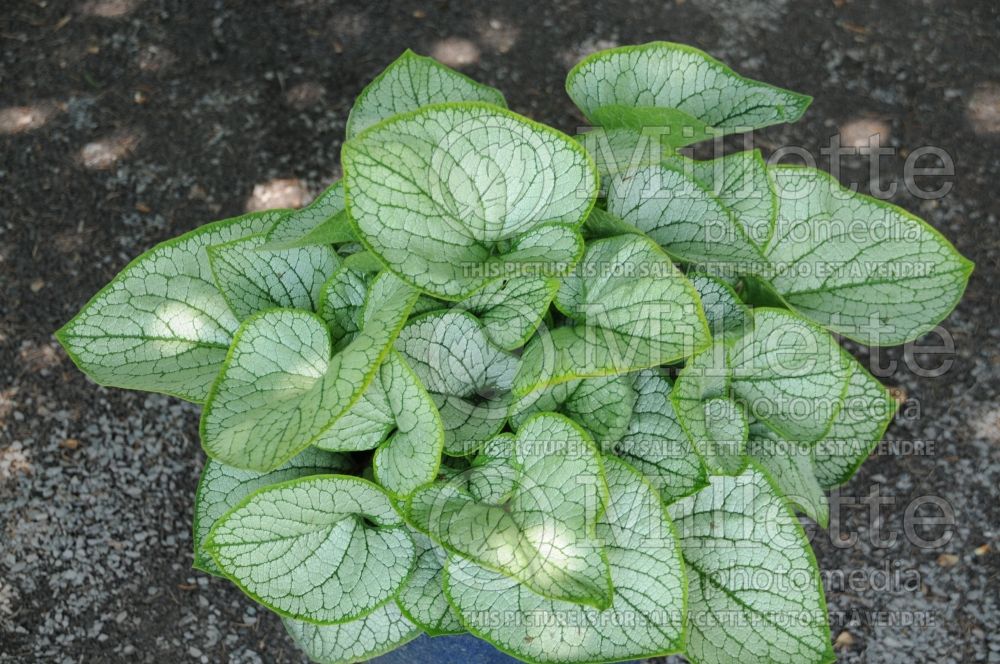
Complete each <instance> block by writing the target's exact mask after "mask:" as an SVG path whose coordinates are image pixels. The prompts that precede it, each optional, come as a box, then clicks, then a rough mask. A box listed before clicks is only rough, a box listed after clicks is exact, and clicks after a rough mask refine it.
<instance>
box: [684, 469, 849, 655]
mask: <svg viewBox="0 0 1000 664" xmlns="http://www.w3.org/2000/svg"><path fill="white" fill-rule="evenodd" d="M670 515H671V516H672V517H673V519H674V523H676V525H677V531H678V532H679V533H680V538H681V550H682V552H683V554H684V562H685V566H686V568H687V576H688V622H687V628H688V632H687V647H686V649H685V654H686V655H687V656H688V657H689V658H690V659H691V660H692V661H695V662H698V663H699V664H742V663H743V662H774V663H775V664H810V663H814V664H826V663H827V662H832V661H833V660H834V654H833V649H832V648H831V647H830V629H829V627H828V626H827V615H826V601H825V599H824V598H823V586H822V584H821V582H820V578H819V569H818V567H817V565H816V558H815V556H814V555H813V552H812V549H810V548H809V542H808V540H807V539H806V536H805V533H804V532H802V528H801V526H799V523H798V520H797V519H796V518H795V516H794V515H793V514H792V513H791V511H789V509H788V507H787V506H786V505H785V503H784V501H783V500H782V499H781V498H780V497H779V496H778V495H777V494H776V493H775V491H774V489H773V488H772V487H771V485H770V484H769V483H768V481H767V478H766V477H765V476H764V474H763V473H761V472H760V471H759V470H757V469H755V468H750V469H748V470H747V471H746V472H744V473H743V474H741V475H738V476H735V477H730V476H717V477H712V478H711V484H710V485H709V486H708V487H705V488H704V489H702V490H701V491H699V492H698V493H696V494H694V495H692V496H689V497H687V498H684V499H683V500H680V501H678V502H676V503H674V504H673V505H671V506H670Z"/></svg>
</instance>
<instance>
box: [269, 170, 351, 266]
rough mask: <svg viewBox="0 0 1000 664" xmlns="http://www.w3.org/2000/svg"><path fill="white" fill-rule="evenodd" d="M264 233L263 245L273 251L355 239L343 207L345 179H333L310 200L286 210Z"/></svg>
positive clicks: (341, 242) (339, 242)
mask: <svg viewBox="0 0 1000 664" xmlns="http://www.w3.org/2000/svg"><path fill="white" fill-rule="evenodd" d="M265 237H266V238H267V243H266V244H265V245H264V248H265V249H270V250H272V251H278V250H281V249H296V248H299V247H312V246H320V245H329V244H343V243H345V242H357V238H355V237H354V234H353V232H352V231H351V225H350V222H349V221H348V219H347V212H346V211H345V209H344V183H343V182H341V181H339V180H338V181H337V182H334V183H333V184H332V185H330V186H329V187H328V188H327V189H326V191H324V192H323V193H322V194H320V195H319V196H317V197H316V200H314V201H313V202H312V203H310V204H309V205H307V206H306V207H304V208H302V209H300V210H295V211H294V212H291V213H289V215H288V216H287V217H286V218H285V219H284V220H283V221H282V222H281V223H280V224H278V225H277V226H275V227H274V228H272V229H271V230H270V231H268V232H267V233H266V234H265Z"/></svg>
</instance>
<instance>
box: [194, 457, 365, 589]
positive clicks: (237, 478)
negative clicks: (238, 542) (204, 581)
mask: <svg viewBox="0 0 1000 664" xmlns="http://www.w3.org/2000/svg"><path fill="white" fill-rule="evenodd" d="M350 467H351V464H350V460H349V459H348V458H347V457H346V456H345V455H343V454H333V453H331V452H324V451H322V450H317V449H315V448H307V449H306V450H305V451H304V452H302V454H300V455H298V456H297V457H295V458H294V459H292V460H291V461H289V462H288V463H286V464H285V465H284V466H282V467H281V468H278V469H277V470H272V471H271V472H269V473H257V472H254V471H251V470H241V469H240V468H233V467H232V466H227V465H225V464H224V463H219V462H218V461H213V460H212V459H209V460H208V461H206V462H205V468H204V469H203V470H202V471H201V480H200V481H199V482H198V491H197V493H195V497H194V529H193V530H194V538H193V539H194V567H195V568H196V569H200V570H201V571H203V572H208V573H209V574H214V575H215V576H222V571H221V570H220V569H219V568H218V566H217V565H216V564H215V561H214V560H212V556H211V554H209V553H208V552H207V551H206V550H205V540H206V539H207V538H208V533H209V531H210V530H211V529H212V526H213V525H215V522H216V521H218V520H219V518H220V517H222V515H224V514H225V513H226V512H228V511H229V510H231V509H232V508H234V507H236V506H237V505H238V504H240V503H241V502H242V501H243V499H244V498H246V497H247V496H249V495H250V494H252V493H254V492H255V491H257V490H258V489H262V488H264V487H266V486H271V485H274V484H280V483H282V482H286V481H288V480H294V479H298V478H300V477H308V476H309V475H323V474H328V473H333V472H339V471H346V470H349V469H350Z"/></svg>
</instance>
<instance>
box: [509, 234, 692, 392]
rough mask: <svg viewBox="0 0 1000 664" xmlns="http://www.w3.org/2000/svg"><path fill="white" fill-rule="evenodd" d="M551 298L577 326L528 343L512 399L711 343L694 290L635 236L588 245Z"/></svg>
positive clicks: (673, 356) (633, 368)
mask: <svg viewBox="0 0 1000 664" xmlns="http://www.w3.org/2000/svg"><path fill="white" fill-rule="evenodd" d="M555 302H556V306H557V307H558V308H559V309H560V311H562V312H563V313H564V314H566V315H567V316H569V317H571V318H573V319H576V321H577V322H578V324H577V325H576V326H573V327H564V328H558V329H556V330H554V331H552V332H551V333H546V334H539V335H538V336H536V337H535V338H534V339H532V340H531V342H529V343H528V345H527V346H526V347H525V350H524V354H523V356H522V359H521V367H520V369H519V370H518V374H517V377H516V378H515V380H514V394H515V395H516V396H518V397H521V396H524V395H526V394H528V393H529V392H532V391H535V390H538V389H541V388H544V387H546V386H550V385H557V384H559V383H563V382H566V381H570V380H575V379H578V378H587V377H597V376H609V375H616V374H623V373H629V372H631V371H636V370H639V369H646V368H648V367H652V366H657V365H660V364H668V363H671V362H676V361H677V360H679V359H681V358H684V357H688V356H690V355H691V354H693V353H694V352H696V351H697V350H699V349H700V348H703V347H704V346H705V345H707V344H708V343H709V341H710V336H709V332H708V324H707V322H706V321H705V314H704V312H703V311H702V308H701V302H700V300H699V298H698V295H697V291H695V289H694V287H693V286H692V285H691V283H690V282H689V281H688V280H687V279H685V278H684V276H683V275H682V274H681V273H680V272H679V271H678V270H677V268H676V267H675V266H674V265H673V264H672V263H671V262H670V259H669V258H668V257H667V256H666V254H664V253H663V252H662V250H660V248H659V247H658V246H657V245H656V244H655V243H654V242H652V241H651V240H650V239H649V238H646V237H643V236H641V235H634V234H629V235H621V236H616V237H612V238H607V239H604V240H597V241H595V242H592V243H590V245H589V246H588V248H587V252H586V254H585V255H584V257H583V260H582V261H581V262H580V264H579V265H578V266H577V268H576V270H575V272H574V273H573V274H571V275H569V276H568V277H566V278H565V279H564V280H563V283H562V286H561V288H560V289H559V292H558V293H557V295H556V300H555Z"/></svg>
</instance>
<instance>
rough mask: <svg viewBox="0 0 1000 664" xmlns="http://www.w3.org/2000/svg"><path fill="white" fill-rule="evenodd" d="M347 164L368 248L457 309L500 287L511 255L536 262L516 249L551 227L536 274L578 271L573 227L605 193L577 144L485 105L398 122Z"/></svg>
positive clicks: (350, 194) (371, 136) (350, 202)
mask: <svg viewBox="0 0 1000 664" xmlns="http://www.w3.org/2000/svg"><path fill="white" fill-rule="evenodd" d="M342 161H343V165H344V173H345V176H344V177H345V182H346V186H347V208H348V210H349V213H350V216H351V219H352V220H353V222H354V223H355V227H356V231H357V233H358V235H359V237H360V238H361V240H362V241H363V242H364V243H365V245H366V246H367V247H368V248H369V249H370V250H371V251H373V252H374V253H375V254H377V255H378V256H379V257H380V258H381V259H382V260H383V261H384V262H385V263H386V264H387V265H388V266H389V267H390V268H391V269H392V270H394V271H396V273H397V274H399V276H400V277H402V278H403V279H404V280H406V281H407V282H409V283H411V284H413V285H414V286H416V287H417V288H419V289H420V290H422V291H424V292H427V293H429V294H431V295H434V296H436V297H441V298H444V299H449V300H460V299H462V298H464V297H467V296H468V295H471V294H472V293H473V292H475V291H476V290H478V289H479V288H481V287H482V286H484V285H485V284H487V283H488V282H489V281H491V280H492V279H493V278H495V276H498V274H499V275H502V274H503V271H504V270H503V269H502V268H503V266H504V264H505V262H506V261H505V258H504V255H503V253H502V250H503V249H505V248H506V246H505V245H507V244H510V245H512V246H513V249H512V252H511V253H512V257H511V260H513V261H517V262H523V261H525V260H527V259H529V258H531V257H532V256H531V255H527V256H526V255H524V254H523V252H524V251H525V247H522V248H521V249H520V250H519V249H518V242H519V240H520V239H521V238H522V237H524V236H529V237H530V234H532V233H537V232H539V229H540V228H541V227H543V226H546V225H551V226H549V227H546V228H545V229H542V230H544V231H545V232H544V234H543V236H542V237H544V238H545V241H544V245H545V246H548V247H549V250H550V252H549V255H544V256H541V257H539V258H536V259H535V261H533V262H538V261H539V260H541V261H543V262H545V263H548V264H552V265H558V264H559V263H561V262H564V261H570V262H572V260H573V259H574V255H575V253H576V252H577V251H578V243H579V240H578V239H575V236H576V231H575V227H576V226H578V225H579V224H580V223H581V222H582V221H583V219H584V217H586V215H587V213H588V212H589V210H590V208H591V207H592V205H593V202H594V197H595V196H596V193H597V173H596V171H595V168H594V164H593V161H592V160H591V159H590V157H589V156H588V155H587V154H586V152H585V151H584V150H583V148H581V147H580V146H579V145H578V144H577V143H575V142H574V141H573V140H571V139H570V138H569V137H567V136H565V135H563V134H561V133H559V132H557V131H555V130H553V129H550V128H548V127H545V126H544V125H540V124H537V123H535V122H532V121H531V120H528V119H527V118H524V117H522V116H519V115H516V114H514V113H511V112H510V111H507V110H504V109H501V108H498V107H496V106H491V105H488V104H476V103H455V104H436V105H432V106H427V107H424V108H422V109H420V110H418V111H415V112H412V113H406V114H403V115H398V116H395V117H393V118H392V119H390V120H387V121H385V122H382V123H380V124H378V125H376V126H374V127H371V128H369V129H368V130H366V131H364V132H362V133H361V134H360V135H358V136H357V137H356V138H354V139H352V140H350V141H348V142H347V143H345V144H344V149H343V156H342ZM552 233H561V234H562V236H564V239H560V240H559V242H558V243H554V242H553V240H552V238H551V237H549V236H550V235H551V234H552ZM525 241H527V240H525ZM529 244H531V243H530V242H529ZM553 247H555V248H558V247H564V251H555V250H554V249H553ZM519 251H521V252H522V253H521V254H519V253H518V252H519ZM535 253H536V254H537V251H536V252H535ZM496 267H499V268H501V269H500V270H499V273H497V272H496V271H495V270H494V268H496ZM533 269H536V270H537V269H542V268H540V267H538V266H535V267H534V268H533ZM553 269H554V268H553Z"/></svg>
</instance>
